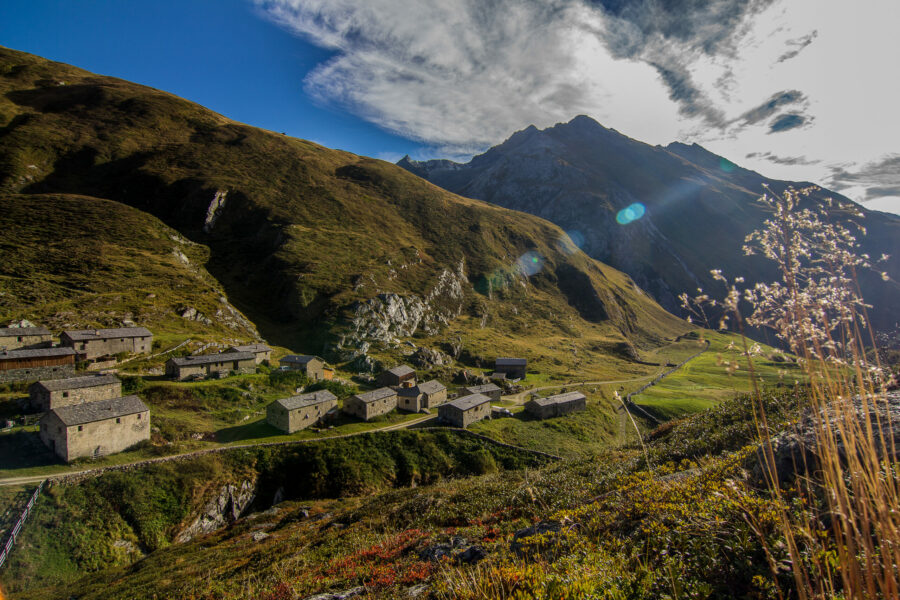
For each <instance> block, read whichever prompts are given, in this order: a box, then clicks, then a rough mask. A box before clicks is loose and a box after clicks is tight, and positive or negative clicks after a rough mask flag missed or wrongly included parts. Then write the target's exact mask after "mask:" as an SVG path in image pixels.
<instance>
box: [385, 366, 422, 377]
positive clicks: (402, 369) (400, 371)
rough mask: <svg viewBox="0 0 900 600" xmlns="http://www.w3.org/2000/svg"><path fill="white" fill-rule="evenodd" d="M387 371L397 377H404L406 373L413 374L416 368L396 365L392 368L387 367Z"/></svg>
mask: <svg viewBox="0 0 900 600" xmlns="http://www.w3.org/2000/svg"><path fill="white" fill-rule="evenodd" d="M387 372H388V373H390V374H391V375H396V376H397V377H405V376H406V375H415V373H416V370H415V369H413V368H412V367H411V366H409V365H398V366H396V367H394V368H393V369H388V371H387Z"/></svg>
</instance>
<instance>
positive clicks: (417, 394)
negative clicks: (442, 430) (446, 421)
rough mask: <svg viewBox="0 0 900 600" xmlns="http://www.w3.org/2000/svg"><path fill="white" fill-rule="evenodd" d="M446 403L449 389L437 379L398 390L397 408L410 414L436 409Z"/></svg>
mask: <svg viewBox="0 0 900 600" xmlns="http://www.w3.org/2000/svg"><path fill="white" fill-rule="evenodd" d="M446 401H447V387H446V386H445V385H444V384H443V383H441V382H440V381H437V380H436V379H432V380H431V381H426V382H425V383H420V384H419V385H414V386H413V387H408V388H400V389H399V390H397V406H398V407H399V408H400V409H401V410H406V411H409V412H419V411H421V410H423V409H430V408H436V407H438V406H440V405H441V404H443V403H444V402H446Z"/></svg>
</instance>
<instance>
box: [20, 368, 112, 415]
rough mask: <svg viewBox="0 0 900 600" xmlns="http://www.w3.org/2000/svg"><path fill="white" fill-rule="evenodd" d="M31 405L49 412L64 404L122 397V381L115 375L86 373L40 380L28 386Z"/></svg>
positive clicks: (69, 404) (41, 410)
mask: <svg viewBox="0 0 900 600" xmlns="http://www.w3.org/2000/svg"><path fill="white" fill-rule="evenodd" d="M28 395H29V397H30V398H31V406H32V407H33V408H34V409H36V410H39V411H40V412H47V411H48V410H52V409H54V408H60V407H62V406H71V405H73V404H82V403H84V402H96V401H98V400H109V399H111V398H121V397H122V382H121V381H119V378H118V377H116V376H115V375H86V376H84V377H70V378H68V379H51V380H49V381H38V382H37V383H33V384H32V385H31V387H30V388H28Z"/></svg>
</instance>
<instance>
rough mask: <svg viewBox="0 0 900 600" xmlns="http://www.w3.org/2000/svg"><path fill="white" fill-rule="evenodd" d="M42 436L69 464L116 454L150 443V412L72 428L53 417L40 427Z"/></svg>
mask: <svg viewBox="0 0 900 600" xmlns="http://www.w3.org/2000/svg"><path fill="white" fill-rule="evenodd" d="M50 414H51V415H54V413H50ZM40 435H41V439H42V440H43V441H44V443H45V444H47V446H49V447H50V448H51V449H52V450H53V451H54V452H56V454H57V455H58V456H59V457H60V458H62V459H63V460H64V461H66V462H71V461H73V460H75V459H76V458H81V457H85V456H87V457H91V456H105V455H107V454H115V453H116V452H121V451H122V450H125V449H127V448H130V447H131V446H134V445H135V444H137V443H139V442H142V441H144V440H148V439H150V411H144V412H141V413H135V414H132V415H125V416H122V417H116V418H112V419H106V420H104V421H95V422H93V423H85V424H84V425H72V426H71V427H66V426H65V425H64V424H63V423H62V421H60V420H59V419H58V418H57V417H55V416H53V417H52V418H48V419H46V420H45V421H43V422H42V423H41V432H40Z"/></svg>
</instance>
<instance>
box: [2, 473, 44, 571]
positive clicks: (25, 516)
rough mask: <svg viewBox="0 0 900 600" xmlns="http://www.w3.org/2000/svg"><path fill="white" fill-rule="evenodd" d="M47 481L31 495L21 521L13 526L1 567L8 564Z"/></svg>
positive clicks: (4, 550) (4, 549) (4, 548)
mask: <svg viewBox="0 0 900 600" xmlns="http://www.w3.org/2000/svg"><path fill="white" fill-rule="evenodd" d="M46 481H47V480H46V479H45V480H44V481H42V482H40V483H39V484H38V486H37V489H36V490H34V493H33V494H32V495H31V499H30V500H28V504H26V505H25V510H24V511H22V515H21V516H20V517H19V520H18V521H16V524H15V525H13V528H12V530H11V531H10V533H9V537H7V538H6V544H4V545H3V550H0V567H3V565H4V563H6V559H7V558H8V557H9V553H10V552H11V551H12V549H13V546H14V545H15V544H16V538H17V537H19V533H21V532H22V526H23V525H25V520H26V519H28V515H29V514H31V509H32V508H33V507H34V503H35V502H36V501H37V499H38V496H40V495H41V490H42V489H44V483H46Z"/></svg>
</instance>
